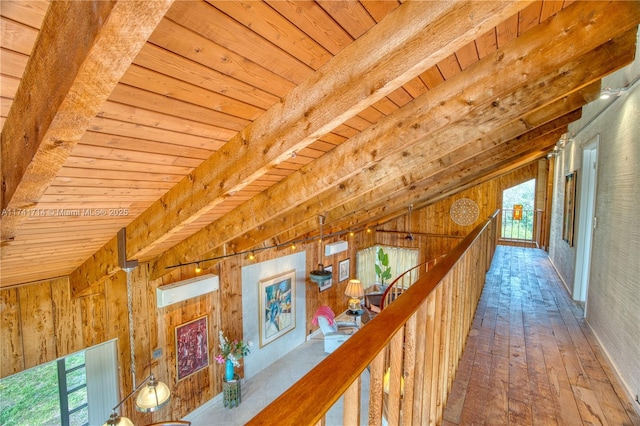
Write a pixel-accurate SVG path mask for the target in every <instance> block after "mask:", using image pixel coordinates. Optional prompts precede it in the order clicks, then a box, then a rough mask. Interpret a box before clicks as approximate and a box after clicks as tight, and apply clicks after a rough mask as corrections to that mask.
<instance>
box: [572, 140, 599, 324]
mask: <svg viewBox="0 0 640 426" xmlns="http://www.w3.org/2000/svg"><path fill="white" fill-rule="evenodd" d="M599 144H600V135H596V136H594V137H593V138H592V139H591V140H590V141H589V142H587V144H586V145H585V146H584V148H583V150H582V170H580V172H581V175H582V176H581V178H580V200H579V203H578V235H577V236H578V244H577V250H576V269H575V280H574V284H573V298H574V299H575V300H577V301H580V302H584V315H585V316H586V315H587V294H588V290H589V271H590V269H591V243H592V238H593V229H594V228H595V225H596V223H597V222H596V217H595V206H596V202H595V201H596V184H597V175H598V169H597V165H598V148H599Z"/></svg>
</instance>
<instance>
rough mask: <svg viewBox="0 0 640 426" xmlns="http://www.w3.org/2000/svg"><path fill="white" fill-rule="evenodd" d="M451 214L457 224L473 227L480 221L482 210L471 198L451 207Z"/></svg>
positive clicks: (463, 199)
mask: <svg viewBox="0 0 640 426" xmlns="http://www.w3.org/2000/svg"><path fill="white" fill-rule="evenodd" d="M449 214H450V215H451V219H453V221H454V222H455V223H457V224H458V225H463V226H466V225H471V224H473V223H474V222H475V221H476V220H478V216H479V215H480V208H479V207H478V204H477V203H476V202H475V201H473V200H470V199H469V198H461V199H459V200H456V201H455V202H454V203H453V204H452V205H451V210H449Z"/></svg>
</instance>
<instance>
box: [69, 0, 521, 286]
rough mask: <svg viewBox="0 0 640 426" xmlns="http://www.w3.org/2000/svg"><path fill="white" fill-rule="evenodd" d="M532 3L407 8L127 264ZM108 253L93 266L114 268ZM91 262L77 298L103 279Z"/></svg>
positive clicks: (186, 188)
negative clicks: (83, 291) (100, 265)
mask: <svg viewBox="0 0 640 426" xmlns="http://www.w3.org/2000/svg"><path fill="white" fill-rule="evenodd" d="M529 3H530V2H529V1H522V2H519V1H485V2H477V1H473V0H470V1H467V0H465V1H459V2H453V3H449V2H406V3H404V4H403V5H401V6H400V7H398V8H397V9H396V10H395V11H394V12H393V13H391V14H390V15H389V16H387V18H385V19H384V20H383V21H381V22H380V23H379V24H378V25H376V26H375V27H374V28H372V29H371V30H370V31H369V32H367V33H366V34H365V35H363V36H362V37H360V38H359V39H358V40H357V41H355V42H354V43H352V44H351V45H349V46H347V47H346V48H345V49H344V50H343V51H342V52H340V53H339V54H338V55H336V56H335V57H334V58H333V59H332V60H330V61H329V62H328V63H326V64H325V65H324V66H323V67H321V68H320V69H319V70H318V71H317V72H316V73H315V74H313V76H312V77H311V78H309V79H307V80H305V81H304V82H303V83H302V84H300V85H299V86H297V87H296V88H295V89H294V90H292V91H291V92H290V93H289V95H287V96H286V97H285V98H284V99H282V101H281V102H279V103H277V104H275V105H274V106H273V107H272V108H270V109H269V110H268V111H266V112H265V113H264V114H263V115H261V116H260V117H259V118H258V119H256V120H255V121H254V122H253V123H252V124H250V125H249V126H247V127H246V128H245V129H244V130H242V131H241V132H239V133H238V135H236V136H235V137H234V138H232V139H231V140H230V141H229V142H228V143H227V144H225V145H224V146H223V147H222V148H221V149H220V150H218V151H217V152H215V153H214V154H213V155H212V156H211V157H209V158H208V159H207V160H205V161H204V162H203V163H202V164H201V165H200V166H198V167H197V168H196V169H195V170H194V171H193V172H192V173H191V174H189V175H188V176H187V177H186V178H184V179H183V180H182V181H180V182H179V183H178V184H177V185H176V186H175V187H173V188H172V189H171V190H170V191H169V192H168V193H167V194H166V195H165V196H163V197H162V198H161V199H160V200H158V201H157V202H155V203H154V204H153V205H152V206H150V207H149V208H148V209H147V210H146V211H145V212H144V213H143V214H142V215H140V216H139V217H138V218H136V219H135V220H134V221H132V223H131V224H130V225H129V226H127V235H128V243H127V258H130V259H132V258H140V259H143V258H144V257H145V256H146V255H147V254H148V253H151V252H152V250H153V248H154V247H155V246H156V245H161V244H162V243H163V242H164V241H165V240H168V239H170V238H171V237H172V236H173V235H174V234H175V233H176V232H179V231H180V230H181V229H182V228H183V227H184V226H185V225H187V224H189V223H191V222H193V221H195V220H197V219H198V218H199V217H201V216H202V215H203V214H205V213H207V212H208V211H210V210H211V209H212V208H213V207H215V206H216V205H218V204H220V203H221V202H222V201H224V200H225V197H226V196H227V195H228V194H231V193H233V192H235V191H237V190H239V189H242V188H243V187H244V186H246V185H247V184H249V183H250V182H252V181H253V180H255V179H256V178H258V177H260V176H262V175H263V174H264V173H266V172H267V171H268V170H270V169H271V168H273V167H275V166H276V165H277V164H279V163H280V162H282V161H283V160H285V159H287V158H289V157H290V155H291V153H292V152H293V151H296V150H300V149H302V148H304V147H306V146H307V145H309V144H311V143H312V142H314V141H315V140H317V139H318V138H320V137H321V136H323V135H324V134H326V133H328V132H330V131H331V130H333V129H334V128H335V127H336V126H338V125H340V124H342V123H343V122H344V121H345V120H347V119H349V118H351V117H353V116H355V115H356V114H357V113H359V112H360V111H362V110H364V109H365V108H366V107H368V106H369V105H371V104H373V103H374V102H376V101H378V100H379V99H381V98H382V97H384V96H386V95H387V94H389V93H391V92H392V91H394V90H396V89H397V88H398V87H400V86H401V85H402V84H403V83H405V82H406V81H408V80H410V79H411V78H413V77H416V76H417V75H419V74H420V73H421V72H423V71H425V70H426V69H428V68H430V67H432V66H434V65H436V64H437V63H438V62H439V61H440V60H442V59H444V58H445V57H447V56H448V55H450V54H451V52H454V51H456V50H457V49H459V48H461V47H462V46H464V45H465V44H467V43H469V42H471V41H472V40H474V39H475V38H476V37H478V35H479V34H482V33H484V32H486V31H487V30H488V29H490V28H492V27H494V26H495V25H497V24H498V23H500V22H502V21H503V20H505V19H506V18H508V17H509V16H512V15H513V14H515V13H517V12H518V11H519V10H520V9H522V8H523V7H526V5H527V4H529ZM107 256H108V253H106V251H105V252H104V253H100V252H99V253H96V255H94V258H97V259H104V260H103V261H101V263H102V264H107V263H110V265H111V266H110V267H109V270H110V271H111V272H110V273H114V272H116V271H117V270H118V267H117V264H116V262H115V259H108V258H107ZM92 264H93V261H92V260H91V259H89V260H88V261H87V262H85V263H84V264H83V265H81V266H80V267H79V268H78V269H77V270H75V271H74V272H73V273H72V274H71V280H72V286H73V290H74V293H76V292H80V291H82V290H83V289H85V288H87V287H88V286H90V285H91V284H92V283H93V282H96V281H98V280H101V279H102V278H104V275H103V271H102V270H97V269H95V268H93V266H92Z"/></svg>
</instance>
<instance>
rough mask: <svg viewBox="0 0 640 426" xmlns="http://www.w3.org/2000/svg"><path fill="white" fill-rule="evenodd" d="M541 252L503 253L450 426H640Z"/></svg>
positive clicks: (467, 355) (456, 390)
mask: <svg viewBox="0 0 640 426" xmlns="http://www.w3.org/2000/svg"><path fill="white" fill-rule="evenodd" d="M582 315H583V311H582V308H581V307H580V306H579V305H578V304H576V303H575V302H573V301H572V300H571V299H570V298H569V295H568V293H567V291H566V289H565V287H564V286H563V284H562V282H561V281H560V279H559V278H558V276H557V274H556V272H555V270H554V269H553V267H552V266H551V263H550V261H549V259H548V258H547V255H546V253H545V252H544V251H542V250H537V249H528V248H522V247H506V246H499V247H498V250H497V251H496V256H495V258H494V261H493V264H492V267H491V270H490V271H489V272H488V274H487V283H486V285H485V288H484V292H483V294H482V297H481V299H480V303H479V305H478V309H477V311H476V316H475V318H474V322H473V326H472V329H471V332H470V335H469V339H468V341H467V347H466V348H465V351H464V354H463V357H462V360H461V364H460V369H459V370H458V373H457V375H456V378H455V381H454V383H453V387H452V391H451V395H450V397H449V400H448V402H447V407H446V409H445V413H444V420H443V423H442V424H443V425H444V426H451V425H482V424H486V425H507V424H511V425H562V426H564V425H640V416H638V414H637V413H636V412H634V408H633V405H632V404H636V403H635V402H633V401H631V400H629V398H628V397H627V395H626V394H625V392H624V390H623V389H622V387H621V386H620V384H619V383H618V382H617V380H616V378H615V376H614V373H613V369H612V367H611V366H610V364H609V363H608V361H607V360H606V359H605V358H604V355H603V354H602V352H601V350H600V348H599V345H598V344H597V342H596V339H595V338H594V336H593V334H592V333H591V331H590V329H589V328H588V326H587V324H586V323H585V321H584V320H583V319H582Z"/></svg>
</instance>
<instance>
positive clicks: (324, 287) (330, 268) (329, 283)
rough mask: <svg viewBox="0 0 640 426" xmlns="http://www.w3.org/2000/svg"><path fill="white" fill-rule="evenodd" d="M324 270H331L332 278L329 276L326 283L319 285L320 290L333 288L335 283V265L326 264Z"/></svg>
mask: <svg viewBox="0 0 640 426" xmlns="http://www.w3.org/2000/svg"><path fill="white" fill-rule="evenodd" d="M324 270H325V271H329V272H331V278H329V279H328V280H326V281H325V282H324V283H322V285H321V286H319V288H320V291H325V290H326V289H328V288H331V286H332V285H333V265H329V266H325V267H324Z"/></svg>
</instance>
